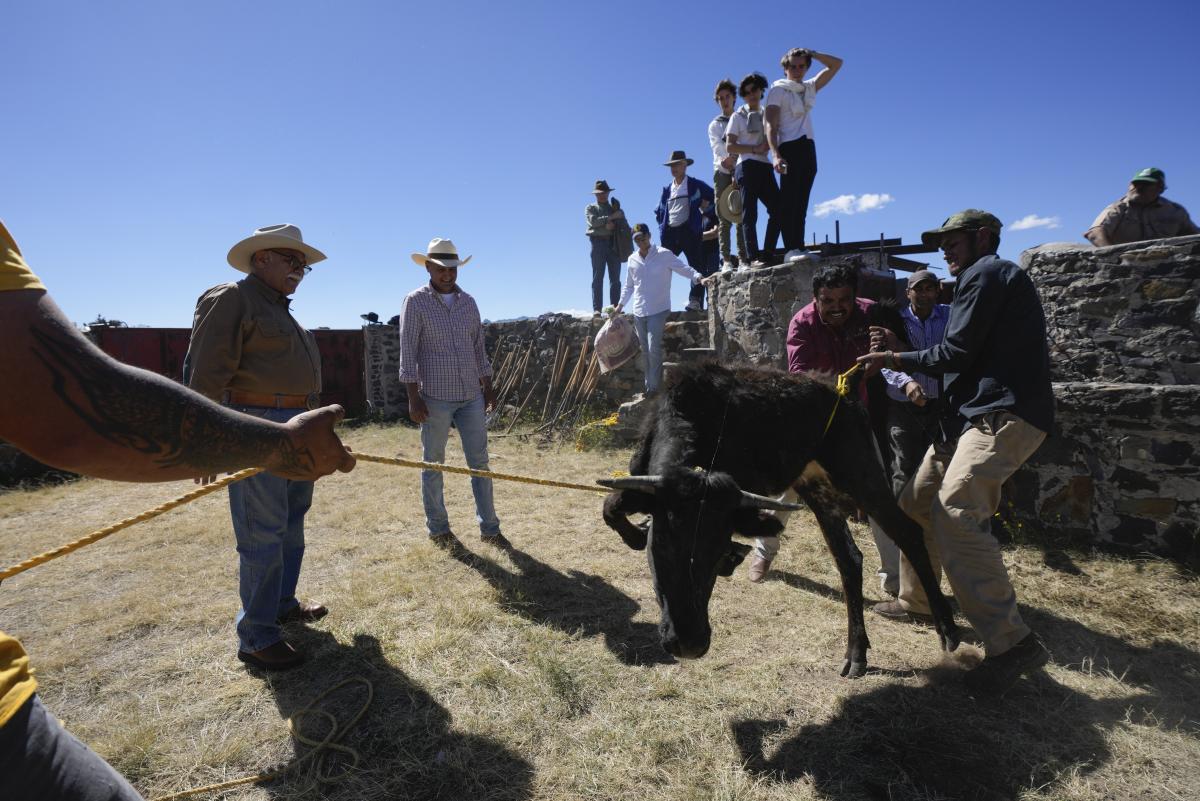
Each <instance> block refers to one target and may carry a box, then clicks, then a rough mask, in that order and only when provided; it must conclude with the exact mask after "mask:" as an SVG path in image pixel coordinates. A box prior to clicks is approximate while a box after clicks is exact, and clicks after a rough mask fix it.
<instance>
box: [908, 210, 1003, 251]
mask: <svg viewBox="0 0 1200 801" xmlns="http://www.w3.org/2000/svg"><path fill="white" fill-rule="evenodd" d="M1003 227H1004V224H1003V223H1002V222H1000V220H998V219H997V218H996V216H995V215H994V214H989V213H988V212H986V211H982V210H980V209H963V210H962V211H960V212H958V213H957V214H951V215H950V216H949V217H947V218H946V221H945V222H944V223H942V225H941V227H940V228H934V229H933V230H932V231H926V232H924V233H923V234H921V242H922V243H924V244H925V246H926V247H934V248H935V247H937V246H938V245H940V244H941V242H942V237H943V236H945V235H946V234H948V233H950V232H951V231H964V230H974V229H976V228H986V229H988V230H989V231H994V232H995V233H996V234H999V233H1000V229H1001V228H1003Z"/></svg>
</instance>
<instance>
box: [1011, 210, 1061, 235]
mask: <svg viewBox="0 0 1200 801" xmlns="http://www.w3.org/2000/svg"><path fill="white" fill-rule="evenodd" d="M1058 225H1059V219H1058V218H1057V217H1039V216H1037V215H1036V214H1026V215H1025V216H1024V217H1022V218H1021V219H1019V220H1017V221H1016V222H1014V223H1010V224H1009V226H1008V230H1010V231H1025V230H1028V229H1030V228H1058Z"/></svg>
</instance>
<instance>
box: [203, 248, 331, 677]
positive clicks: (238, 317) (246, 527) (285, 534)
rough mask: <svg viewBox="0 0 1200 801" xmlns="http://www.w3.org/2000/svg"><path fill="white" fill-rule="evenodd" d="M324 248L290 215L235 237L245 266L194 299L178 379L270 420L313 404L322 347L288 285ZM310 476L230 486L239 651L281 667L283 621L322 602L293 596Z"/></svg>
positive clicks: (232, 254)
mask: <svg viewBox="0 0 1200 801" xmlns="http://www.w3.org/2000/svg"><path fill="white" fill-rule="evenodd" d="M324 260H325V254H324V253H322V252H321V251H319V250H317V249H316V248H314V247H313V246H312V245H309V244H307V243H306V242H305V241H304V239H303V237H302V236H301V234H300V229H299V228H297V227H296V226H294V225H272V226H268V227H266V228H259V229H258V230H257V231H255V232H254V233H253V234H251V235H250V236H248V237H246V238H245V239H243V240H242V241H240V242H238V243H237V244H236V245H234V246H233V247H232V248H231V249H230V251H229V255H228V261H229V265H230V266H231V267H233V268H234V269H235V270H240V271H241V272H244V273H249V275H247V276H246V277H245V278H243V279H242V280H240V281H238V282H237V283H232V284H221V285H219V286H215V287H213V288H212V289H210V290H208V291H207V292H205V293H204V294H203V295H201V296H200V299H199V300H198V301H197V302H196V315H195V319H194V320H193V322H192V341H191V344H190V345H189V346H188V353H187V357H186V358H185V359H184V381H186V382H187V384H188V386H190V387H191V388H192V389H194V390H196V391H197V392H199V393H200V394H201V395H204V396H205V397H207V398H211V399H212V400H215V401H217V402H219V403H222V404H224V405H226V406H229V407H231V408H233V409H237V410H238V411H241V412H244V413H246V414H250V415H253V416H255V417H260V418H263V419H264V420H271V421H274V422H277V423H281V422H284V421H286V420H290V419H291V418H292V417H295V416H296V415H298V414H300V413H302V412H304V411H305V410H307V409H315V408H316V407H318V406H320V397H321V394H320V393H321V354H320V353H319V352H318V351H317V343H316V340H315V339H314V338H313V336H312V334H310V333H309V332H308V331H306V330H304V328H303V327H302V326H301V325H300V323H298V322H296V319H295V318H294V317H293V316H292V313H291V310H290V306H291V295H292V294H293V293H294V292H295V291H296V289H297V288H298V287H299V286H300V282H301V281H303V280H304V277H305V276H306V275H307V274H308V273H309V272H310V271H311V270H312V265H313V264H316V263H317V262H320V261H324ZM312 494H313V484H312V482H311V481H291V480H289V479H286V478H281V477H279V476H277V475H272V474H270V473H260V474H258V475H256V476H251V477H250V478H247V479H243V480H242V481H239V482H237V483H235V484H232V485H230V487H229V511H230V514H231V516H232V518H233V533H234V536H235V537H236V539H237V550H238V556H239V574H240V577H239V581H238V592H239V594H240V595H241V600H242V609H241V611H240V612H239V613H238V616H237V634H238V659H240V660H242V661H243V662H245V663H246V664H247V665H250V666H251V667H255V668H259V669H261V670H285V669H287V668H290V667H294V666H296V665H298V664H300V662H301V661H303V655H302V654H301V653H300V652H299V651H297V650H296V649H295V648H293V647H292V646H291V644H290V643H288V642H287V641H286V640H285V639H284V638H283V631H282V629H281V625H282V624H284V623H289V622H303V623H308V622H312V621H314V620H318V619H320V618H322V617H324V616H325V614H326V612H327V611H328V610H326V608H325V607H324V606H322V605H321V604H317V603H301V602H299V601H298V600H297V599H296V584H297V582H298V581H299V578H300V563H301V561H302V560H303V558H304V515H305V514H306V513H307V512H308V509H309V507H310V506H311V505H312Z"/></svg>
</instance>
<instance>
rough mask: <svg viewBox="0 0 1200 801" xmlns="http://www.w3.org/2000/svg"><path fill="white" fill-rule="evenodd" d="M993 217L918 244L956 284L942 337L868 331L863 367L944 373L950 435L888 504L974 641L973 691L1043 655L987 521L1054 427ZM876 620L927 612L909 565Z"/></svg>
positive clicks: (1027, 294)
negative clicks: (916, 346) (920, 345)
mask: <svg viewBox="0 0 1200 801" xmlns="http://www.w3.org/2000/svg"><path fill="white" fill-rule="evenodd" d="M1000 228H1001V223H1000V221H999V220H998V219H996V218H995V217H994V216H993V215H991V214H989V213H987V212H986V211H980V210H979V209H967V210H965V211H960V212H959V213H958V214H955V215H952V216H951V217H950V218H949V219H947V220H946V221H945V222H944V223H943V224H942V225H941V227H940V228H936V229H934V230H932V231H926V232H925V233H924V234H922V235H921V240H922V241H923V242H924V243H925V244H926V245H929V246H936V247H939V248H941V250H942V253H943V255H944V257H945V259H946V265H947V267H948V268H949V270H950V274H951V275H953V276H955V277H956V278H957V279H958V283H957V284H956V286H955V290H954V302H953V303H952V304H951V306H950V322H949V324H948V326H947V328H946V335H945V339H944V340H943V341H942V342H940V343H939V344H936V345H934V346H932V347H929V348H926V349H924V350H919V351H909V352H905V353H896V352H895V349H896V348H897V347H898V345H899V342H898V340H897V339H896V336H895V334H892V333H890V332H889V331H887V330H886V329H883V328H876V327H872V329H871V349H872V351H873V352H871V353H868V354H866V355H865V356H861V357H859V359H858V361H859V362H861V363H863V365H864V366H866V367H872V368H876V367H886V368H888V369H890V370H905V371H917V372H921V373H925V374H928V375H941V376H943V377H944V390H945V399H946V402H947V404H948V406H949V408H950V409H951V410H953V411H955V412H957V413H958V414H959V415H960V416H961V424H962V434H961V435H960V436H959V437H958V440H957V442H955V441H954V440H953V438H952V437H951V438H949V441H948V442H935V443H934V444H933V445H931V446H930V448H929V450H928V451H926V452H925V458H924V459H923V460H922V462H921V465H920V466H919V467H918V468H917V471H916V473H915V474H914V475H913V477H912V479H911V480H910V481H909V483H908V484H907V485H906V486H905V488H904V489H903V491H902V492H901V493H900V497H899V498H898V499H897V500H898V501H899V503H900V507H901V508H902V509H903V510H904V511H905V513H907V514H908V516H909V517H911V518H912V519H913V520H915V521H917V522H918V523H920V524H921V525H922V527H924V529H925V543H926V546H927V547H928V549H929V555H930V559H931V560H932V561H933V563H934V570H935V571H937V570H938V569H939V567H938V565H939V563H940V566H941V568H944V569H945V571H946V575H947V577H948V578H949V579H950V586H951V588H952V589H953V590H954V596H955V598H956V599H957V600H958V604H959V608H960V609H961V610H962V612H963V614H964V615H966V617H967V620H969V621H970V623H971V625H972V626H973V627H974V628H975V631H976V632H978V633H979V636H980V637H981V638H982V639H983V643H984V647H985V649H986V651H987V657H986V658H985V659H984V660H983V662H982V663H981V664H980V665H979V666H978V667H976V668H974V669H972V670H971V671H970V672H969V673H968V674H967V676H966V683H967V686H968V688H969V689H971V690H972V691H974V692H1003V691H1004V690H1006V689H1008V687H1010V686H1011V685H1012V684H1013V683H1014V682H1016V680H1017V679H1018V678H1019V677H1020V676H1021V674H1023V673H1026V672H1028V671H1030V670H1033V669H1035V668H1038V667H1041V666H1042V665H1044V664H1046V662H1047V661H1048V659H1049V657H1050V655H1049V653H1048V652H1047V651H1046V647H1045V646H1044V645H1042V642H1041V640H1039V639H1038V636H1037V635H1036V634H1034V633H1033V632H1032V631H1031V630H1030V629H1029V626H1027V625H1025V622H1024V621H1022V620H1021V614H1020V612H1019V611H1018V610H1017V595H1016V592H1015V591H1014V589H1013V585H1012V582H1011V581H1010V580H1009V577H1008V571H1007V570H1006V569H1005V567H1004V559H1003V557H1002V556H1001V553H1000V544H999V543H998V542H997V541H996V538H995V537H994V536H992V530H991V520H992V515H994V514H995V513H996V508H997V507H998V506H999V504H1000V488H1001V487H1002V486H1003V484H1004V482H1005V480H1006V479H1007V478H1008V477H1009V476H1011V475H1012V474H1013V473H1015V472H1016V471H1017V468H1019V467H1020V466H1021V465H1022V464H1024V462H1025V460H1026V459H1028V458H1029V457H1030V456H1031V455H1032V454H1033V452H1034V451H1035V450H1037V448H1038V446H1039V445H1040V444H1041V443H1042V440H1044V439H1045V438H1046V434H1047V433H1048V432H1049V431H1050V429H1051V427H1052V426H1053V423H1054V395H1053V393H1052V391H1051V388H1050V354H1049V350H1048V348H1047V345H1046V318H1045V315H1044V314H1043V312H1042V304H1041V301H1040V300H1039V298H1038V295H1037V291H1036V289H1035V288H1034V286H1033V282H1032V281H1031V280H1030V279H1029V276H1028V275H1026V274H1025V272H1024V271H1023V270H1021V268H1020V267H1018V266H1017V265H1015V264H1013V263H1012V262H1011V261H1007V260H1005V259H1001V258H999V257H998V256H997V255H996V250H997V248H998V247H999V245H1000ZM876 611H878V612H879V613H880V614H882V615H884V616H885V617H891V618H916V617H921V616H926V615H928V614H929V613H930V607H929V601H928V600H927V599H926V597H925V594H924V592H922V591H921V587H920V582H918V581H917V579H916V575H915V574H914V572H913V570H912V566H911V565H910V564H908V562H907V561H906V560H903V559H902V560H901V565H900V594H899V596H898V597H897V600H896V601H893V602H890V603H886V604H881V605H880V607H879V608H877V609H876Z"/></svg>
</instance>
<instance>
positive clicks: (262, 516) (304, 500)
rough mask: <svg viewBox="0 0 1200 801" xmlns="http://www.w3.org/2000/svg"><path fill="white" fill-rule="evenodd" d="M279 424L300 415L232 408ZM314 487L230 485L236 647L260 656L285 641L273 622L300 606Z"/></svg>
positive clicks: (271, 480)
mask: <svg viewBox="0 0 1200 801" xmlns="http://www.w3.org/2000/svg"><path fill="white" fill-rule="evenodd" d="M234 408H235V409H237V410H238V411H240V412H243V413H245V414H249V415H251V416H253V417H260V418H262V419H264V420H271V421H273V422H276V423H283V422H286V421H288V420H290V419H291V418H293V417H295V416H296V415H298V414H300V413H301V412H303V411H304V410H303V409H267V408H262V407H258V406H237V407H234ZM312 495H313V482H311V481H289V480H288V479H286V478H280V477H279V476H273V475H271V474H270V473H259V474H258V475H254V476H251V477H250V478H245V479H242V480H241V481H237V482H235V483H233V484H230V485H229V512H230V515H231V517H232V518H233V534H234V537H235V538H236V539H237V551H238V556H239V565H238V568H239V575H238V594H239V595H240V596H241V599H242V609H241V611H240V612H238V615H237V634H238V646H239V647H240V648H241V649H242V650H243V651H246V652H247V653H252V652H254V651H261V650H262V649H264V648H267V647H269V646H271V645H274V644H275V643H277V642H279V641H280V640H282V639H283V632H282V631H281V630H280V628H279V624H278V623H277V622H276V621H277V620H278V619H279V617H280V616H281V615H284V614H286V613H287V612H289V611H291V610H292V609H293V608H295V607H296V606H297V604H298V602H297V600H296V582H297V581H299V579H300V562H301V561H302V560H303V558H304V515H305V514H306V513H307V512H308V508H309V507H310V506H312Z"/></svg>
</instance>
